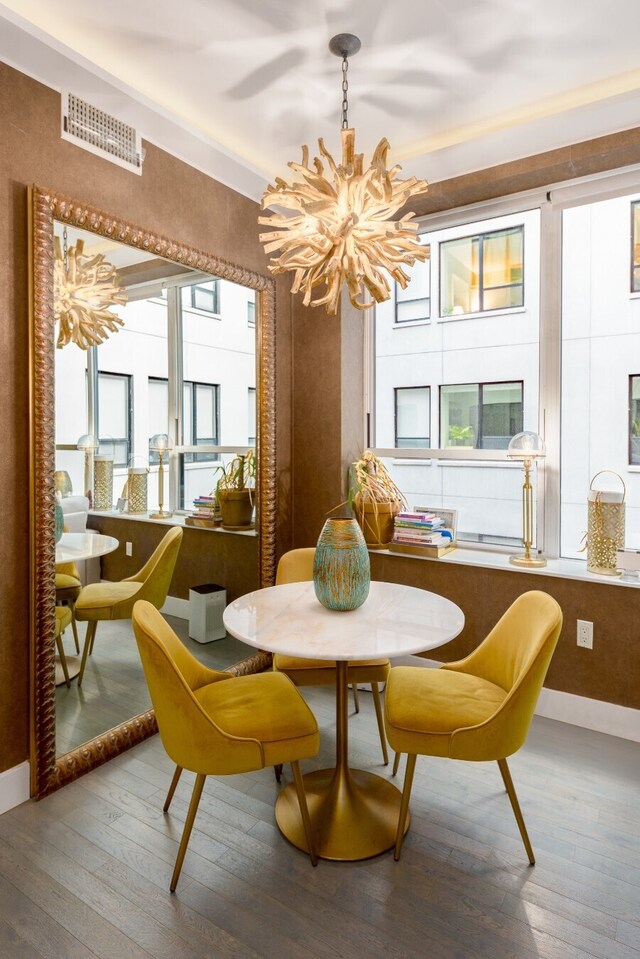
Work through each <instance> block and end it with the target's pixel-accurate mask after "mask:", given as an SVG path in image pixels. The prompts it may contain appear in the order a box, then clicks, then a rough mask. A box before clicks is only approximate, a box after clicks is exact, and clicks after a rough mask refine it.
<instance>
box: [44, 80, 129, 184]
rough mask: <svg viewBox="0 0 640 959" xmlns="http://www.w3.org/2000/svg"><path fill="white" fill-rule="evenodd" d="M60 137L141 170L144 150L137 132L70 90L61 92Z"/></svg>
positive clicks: (121, 163) (119, 164)
mask: <svg viewBox="0 0 640 959" xmlns="http://www.w3.org/2000/svg"><path fill="white" fill-rule="evenodd" d="M62 139H63V140H68V141H69V142H70V143H75V145H76V146H79V147H82V148H83V149H84V150H89V152H90V153H95V154H97V155H98V156H101V157H104V158H105V159H107V160H111V162H112V163H117V164H118V166H122V167H124V168H125V169H127V170H132V171H133V172H134V173H138V174H141V173H142V161H143V159H144V150H143V149H142V145H141V139H140V134H139V133H138V132H137V131H136V130H135V129H134V128H133V127H130V126H128V125H127V124H126V123H123V122H122V120H118V119H116V117H112V116H110V115H109V114H108V113H105V112H104V111H103V110H99V109H98V108H97V107H94V106H92V105H91V104H90V103H87V102H86V100H82V99H81V98H80V97H77V96H76V95H75V94H73V93H63V95H62Z"/></svg>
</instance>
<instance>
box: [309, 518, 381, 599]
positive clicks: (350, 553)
mask: <svg viewBox="0 0 640 959" xmlns="http://www.w3.org/2000/svg"><path fill="white" fill-rule="evenodd" d="M370 582H371V568H370V565H369V551H368V550H367V544H366V543H365V540H364V536H363V535H362V530H361V529H360V527H359V525H358V524H357V522H356V521H355V519H350V518H329V519H328V520H327V521H326V522H325V524H324V526H323V527H322V532H321V533H320V536H319V538H318V545H317V546H316V553H315V557H314V562H313V586H314V589H315V593H316V596H317V598H318V601H319V602H320V603H321V604H322V605H323V606H325V607H326V608H327V609H334V610H341V611H346V610H351V609H357V608H358V607H359V606H362V604H363V603H364V601H365V600H366V598H367V596H368V595H369V583H370Z"/></svg>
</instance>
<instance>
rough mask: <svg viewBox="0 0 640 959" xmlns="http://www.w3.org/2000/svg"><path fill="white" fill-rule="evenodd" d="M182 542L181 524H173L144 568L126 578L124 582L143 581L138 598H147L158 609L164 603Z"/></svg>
mask: <svg viewBox="0 0 640 959" xmlns="http://www.w3.org/2000/svg"><path fill="white" fill-rule="evenodd" d="M181 543H182V529H181V528H180V527H179V526H172V527H171V529H170V530H169V531H168V533H167V534H166V535H165V536H163V538H162V539H161V540H160V542H159V543H158V545H157V546H156V548H155V549H154V551H153V553H152V554H151V556H150V557H149V559H148V560H147V562H146V563H145V564H144V566H143V567H142V569H141V570H139V571H138V572H137V573H135V574H134V575H133V576H128V577H127V578H126V580H124V582H134V583H143V586H142V589H141V590H140V591H139V592H138V593H137V594H136V599H146V600H148V601H149V602H150V603H152V604H153V605H154V606H155V607H156V609H160V607H161V606H163V605H164V602H165V600H166V598H167V593H168V592H169V585H170V583H171V577H172V576H173V571H174V569H175V565H176V560H177V559H178V553H179V552H180V544H181Z"/></svg>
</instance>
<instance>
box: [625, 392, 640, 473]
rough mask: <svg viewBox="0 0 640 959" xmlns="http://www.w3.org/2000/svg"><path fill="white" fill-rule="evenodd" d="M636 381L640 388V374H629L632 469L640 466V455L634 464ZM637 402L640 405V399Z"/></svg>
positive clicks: (630, 461)
mask: <svg viewBox="0 0 640 959" xmlns="http://www.w3.org/2000/svg"><path fill="white" fill-rule="evenodd" d="M634 380H637V381H638V385H639V386H640V373H630V374H629V424H628V431H629V455H628V462H629V466H632V467H633V466H640V453H639V454H638V459H637V461H635V462H634V459H633V438H634V436H635V435H636V434H635V433H634V432H633V424H634V422H635V419H636V417H634V415H633V403H634V396H633V381H634ZM636 402H637V403H638V404H639V405H640V398H638V399H637V400H636ZM638 439H640V434H638Z"/></svg>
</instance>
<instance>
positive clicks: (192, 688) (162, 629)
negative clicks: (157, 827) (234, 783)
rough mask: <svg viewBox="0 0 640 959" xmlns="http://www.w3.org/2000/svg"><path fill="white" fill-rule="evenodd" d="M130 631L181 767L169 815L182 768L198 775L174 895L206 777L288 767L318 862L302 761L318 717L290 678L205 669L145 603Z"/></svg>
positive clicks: (315, 742)
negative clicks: (289, 765) (234, 673)
mask: <svg viewBox="0 0 640 959" xmlns="http://www.w3.org/2000/svg"><path fill="white" fill-rule="evenodd" d="M133 631H134V633H135V637H136V640H137V643H138V649H139V651H140V658H141V660H142V666H143V668H144V673H145V676H146V679H147V684H148V686H149V693H150V695H151V702H152V704H153V708H154V710H155V715H156V720H157V723H158V730H159V732H160V738H161V740H162V745H163V746H164V748H165V750H166V752H167V754H168V756H169V757H170V759H172V760H173V762H174V763H175V764H176V769H175V772H174V775H173V779H172V781H171V785H170V787H169V792H168V794H167V798H166V801H165V804H164V807H163V808H164V812H168V810H169V806H170V805H171V800H172V799H173V794H174V792H175V789H176V786H177V785H178V781H179V779H180V776H181V773H182V770H183V769H187V770H190V771H191V772H194V773H195V774H196V781H195V784H194V787H193V793H192V796H191V802H190V805H189V811H188V813H187V818H186V821H185V825H184V831H183V833H182V839H181V840H180V847H179V849H178V856H177V859H176V863H175V868H174V870H173V876H172V878H171V885H170V888H171V892H175V888H176V885H177V883H178V878H179V876H180V871H181V869H182V863H183V861H184V857H185V853H186V851H187V845H188V843H189V837H190V835H191V830H192V828H193V823H194V820H195V817H196V813H197V811H198V804H199V802H200V797H201V795H202V790H203V787H204V783H205V780H206V777H207V776H223V775H230V774H235V773H246V772H254V771H256V770H259V769H264V767H265V766H275V765H277V764H280V763H291V769H292V771H293V779H294V782H295V787H296V791H297V796H298V803H299V805H300V815H301V818H302V822H303V825H304V831H305V836H306V840H307V843H308V847H309V854H310V857H311V862H312V863H313V865H314V866H315V865H316V863H317V857H316V853H315V844H314V840H313V835H312V831H311V822H310V819H309V812H308V808H307V800H306V796H305V792H304V785H303V780H302V774H301V772H300V766H299V762H300V760H301V759H308V758H310V757H311V756H315V755H316V754H317V753H318V749H319V747H320V736H319V734H318V724H317V723H316V719H315V716H314V715H313V713H312V712H311V710H310V709H309V707H308V706H307V704H306V703H305V701H304V699H303V698H302V696H301V695H300V693H299V692H298V690H297V689H296V688H295V686H294V685H293V683H292V682H291V680H290V679H288V678H287V677H286V676H283V675H281V674H278V673H273V672H264V673H252V674H250V675H247V676H231V675H230V674H229V673H224V672H219V671H218V670H214V669H209V668H207V667H206V666H203V665H202V663H200V662H199V660H197V659H196V658H195V657H194V656H192V654H191V653H190V652H189V650H188V649H187V648H186V647H185V646H184V644H183V643H182V642H181V640H180V639H179V638H178V637H177V636H176V634H175V633H174V631H173V630H172V629H171V627H170V626H169V625H168V623H167V622H166V621H165V620H164V618H163V616H162V615H161V614H160V613H159V612H158V611H157V610H156V609H155V608H154V607H153V606H152V605H151V604H150V603H148V602H137V603H136V604H135V607H134V610H133Z"/></svg>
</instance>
